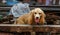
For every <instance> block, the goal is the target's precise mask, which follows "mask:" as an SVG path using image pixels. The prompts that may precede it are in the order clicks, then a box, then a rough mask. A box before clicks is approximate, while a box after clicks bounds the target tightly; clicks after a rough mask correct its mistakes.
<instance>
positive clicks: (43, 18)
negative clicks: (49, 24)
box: [40, 12, 46, 25]
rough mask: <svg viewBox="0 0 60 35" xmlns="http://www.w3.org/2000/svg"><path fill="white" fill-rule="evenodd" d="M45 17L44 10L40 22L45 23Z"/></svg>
mask: <svg viewBox="0 0 60 35" xmlns="http://www.w3.org/2000/svg"><path fill="white" fill-rule="evenodd" d="M45 17H46V15H45V13H44V12H42V15H41V18H40V24H42V25H43V24H44V23H45Z"/></svg>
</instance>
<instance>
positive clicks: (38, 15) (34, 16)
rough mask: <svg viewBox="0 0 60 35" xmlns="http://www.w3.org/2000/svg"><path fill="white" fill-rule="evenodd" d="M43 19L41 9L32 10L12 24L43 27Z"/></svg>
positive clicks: (43, 15) (43, 14)
mask: <svg viewBox="0 0 60 35" xmlns="http://www.w3.org/2000/svg"><path fill="white" fill-rule="evenodd" d="M45 17H46V15H45V13H44V11H43V10H42V9H40V8H34V9H33V10H31V11H30V12H29V13H27V14H24V15H22V16H20V17H19V18H17V20H16V21H15V22H14V24H29V25H35V24H39V25H40V24H41V25H43V24H44V23H45Z"/></svg>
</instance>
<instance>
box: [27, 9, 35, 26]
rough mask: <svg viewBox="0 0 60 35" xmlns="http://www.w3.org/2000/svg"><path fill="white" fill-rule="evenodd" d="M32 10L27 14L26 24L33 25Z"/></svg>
mask: <svg viewBox="0 0 60 35" xmlns="http://www.w3.org/2000/svg"><path fill="white" fill-rule="evenodd" d="M33 11H34V10H31V11H30V13H29V17H28V18H27V19H28V21H27V22H28V24H30V25H31V24H32V23H33V19H34V12H33Z"/></svg>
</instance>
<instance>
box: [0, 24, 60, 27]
mask: <svg viewBox="0 0 60 35" xmlns="http://www.w3.org/2000/svg"><path fill="white" fill-rule="evenodd" d="M0 26H24V27H30V26H31V27H60V25H21V24H0Z"/></svg>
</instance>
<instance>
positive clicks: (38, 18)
mask: <svg viewBox="0 0 60 35" xmlns="http://www.w3.org/2000/svg"><path fill="white" fill-rule="evenodd" d="M30 17H31V18H30V20H31V21H30V22H33V23H37V24H38V23H40V24H44V23H45V14H44V12H43V11H42V10H41V9H40V8H35V9H33V10H32V11H31V12H30Z"/></svg>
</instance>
